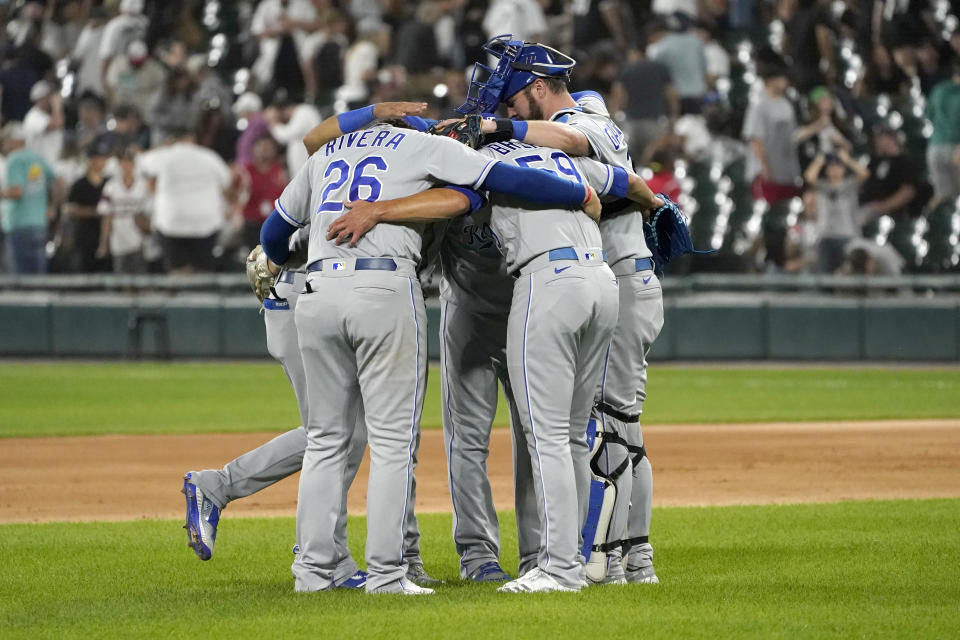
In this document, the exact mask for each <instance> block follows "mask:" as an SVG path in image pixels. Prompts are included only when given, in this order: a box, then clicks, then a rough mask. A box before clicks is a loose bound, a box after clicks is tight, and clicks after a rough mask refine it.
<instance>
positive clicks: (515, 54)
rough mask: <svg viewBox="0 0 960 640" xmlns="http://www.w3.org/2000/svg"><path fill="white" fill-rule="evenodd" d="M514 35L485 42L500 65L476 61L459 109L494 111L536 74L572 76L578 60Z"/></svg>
mask: <svg viewBox="0 0 960 640" xmlns="http://www.w3.org/2000/svg"><path fill="white" fill-rule="evenodd" d="M512 38H513V37H512V36H511V35H510V34H505V35H501V36H496V37H495V38H491V39H490V40H488V41H487V43H486V44H484V45H483V50H484V51H486V52H487V53H489V54H490V55H492V56H494V57H495V58H497V59H498V62H497V66H496V67H495V68H492V69H491V68H490V67H488V66H487V65H485V64H481V63H479V62H477V63H475V64H474V65H473V74H472V75H471V76H470V86H469V88H468V90H467V101H466V102H464V103H463V104H462V105H460V106H459V107H457V111H459V112H460V113H474V112H487V113H492V112H493V111H494V110H496V108H497V106H498V105H499V104H500V103H501V102H503V101H504V100H506V99H507V98H509V97H510V96H512V95H513V94H515V93H517V92H518V91H520V90H521V89H523V88H524V87H526V86H527V85H529V84H530V83H532V82H533V81H534V80H536V79H537V78H563V79H567V80H568V79H569V78H570V72H571V71H572V70H573V67H574V66H576V64H577V61H576V60H574V59H573V58H571V57H570V56H568V55H566V54H564V53H561V52H559V51H557V50H556V49H554V48H553V47H548V46H547V45H545V44H539V43H536V42H523V41H522V40H514V39H512Z"/></svg>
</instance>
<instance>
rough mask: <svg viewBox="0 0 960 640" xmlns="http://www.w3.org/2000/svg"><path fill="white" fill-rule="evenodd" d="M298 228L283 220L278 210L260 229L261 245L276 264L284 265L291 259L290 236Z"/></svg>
mask: <svg viewBox="0 0 960 640" xmlns="http://www.w3.org/2000/svg"><path fill="white" fill-rule="evenodd" d="M296 230H297V228H296V227H294V226H293V225H291V224H290V223H289V222H287V221H286V220H284V219H283V216H281V215H280V213H278V212H277V210H276V209H274V210H273V213H271V214H270V217H269V218H267V219H266V220H264V222H263V226H262V227H260V244H261V245H262V246H263V252H264V253H266V254H267V257H268V258H270V259H271V260H272V261H273V262H274V264H283V263H284V262H286V261H287V259H288V258H289V257H290V243H289V239H290V236H292V235H293V233H294V231H296Z"/></svg>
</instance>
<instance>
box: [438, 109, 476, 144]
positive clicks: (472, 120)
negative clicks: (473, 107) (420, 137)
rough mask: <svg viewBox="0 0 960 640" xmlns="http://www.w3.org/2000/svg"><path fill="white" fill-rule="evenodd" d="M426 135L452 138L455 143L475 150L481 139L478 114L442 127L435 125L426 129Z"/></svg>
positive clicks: (472, 114)
mask: <svg viewBox="0 0 960 640" xmlns="http://www.w3.org/2000/svg"><path fill="white" fill-rule="evenodd" d="M427 133H432V134H433V135H436V136H446V137H448V138H453V139H454V140H456V141H457V142H462V143H463V144H465V145H467V146H468V147H470V148H471V149H477V148H479V147H480V142H481V138H482V135H481V133H480V114H479V113H471V114H470V115H468V116H467V117H466V118H464V119H463V120H456V121H454V122H451V123H449V124H446V125H443V126H440V123H437V124H435V125H433V126H432V127H430V128H429V129H427Z"/></svg>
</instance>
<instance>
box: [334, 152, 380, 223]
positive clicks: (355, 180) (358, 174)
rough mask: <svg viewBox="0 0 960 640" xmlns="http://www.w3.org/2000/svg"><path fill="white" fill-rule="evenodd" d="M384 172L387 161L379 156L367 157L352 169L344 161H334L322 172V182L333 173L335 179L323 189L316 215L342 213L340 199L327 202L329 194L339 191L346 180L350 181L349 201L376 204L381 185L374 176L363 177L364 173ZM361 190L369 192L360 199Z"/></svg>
mask: <svg viewBox="0 0 960 640" xmlns="http://www.w3.org/2000/svg"><path fill="white" fill-rule="evenodd" d="M386 170H387V161H386V160H384V159H383V158H381V157H380V156H367V157H366V158H364V159H363V160H361V161H360V162H358V163H357V164H356V165H354V166H353V168H352V169H351V167H350V164H349V163H347V161H346V160H334V161H333V162H331V163H330V164H329V165H327V170H326V171H324V173H323V177H324V180H326V179H328V178H330V177H331V176H332V175H333V174H334V173H336V174H337V177H336V178H335V179H334V180H333V182H330V183H329V184H327V186H326V187H324V189H323V193H322V194H321V195H320V207H319V208H318V209H317V213H323V212H325V211H335V212H339V211H343V198H342V197H339V198H336V199H335V200H329V198H330V194H331V193H335V192H337V191H339V190H340V188H341V187H343V185H344V184H346V182H347V180H348V179H349V180H350V192H349V197H348V200H349V201H351V202H352V201H354V200H367V201H369V202H376V201H377V200H379V199H380V190H381V189H382V188H383V184H382V183H381V182H380V180H378V179H377V177H376V176H375V175H365V174H364V171H370V172H378V171H379V172H384V171H386ZM361 188H365V189H368V190H369V192H368V193H366V194H365V195H364V196H362V197H361V195H360V189H361Z"/></svg>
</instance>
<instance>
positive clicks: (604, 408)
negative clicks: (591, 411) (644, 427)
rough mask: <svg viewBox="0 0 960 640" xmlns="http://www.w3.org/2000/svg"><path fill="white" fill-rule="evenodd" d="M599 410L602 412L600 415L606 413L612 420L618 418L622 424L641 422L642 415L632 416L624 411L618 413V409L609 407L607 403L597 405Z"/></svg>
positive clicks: (601, 402)
mask: <svg viewBox="0 0 960 640" xmlns="http://www.w3.org/2000/svg"><path fill="white" fill-rule="evenodd" d="M597 410H598V411H600V413H605V414H607V415H608V416H610V417H611V418H616V419H617V420H619V421H620V422H628V423H629V422H640V414H639V413H637V414H634V415H630V414H629V413H624V412H623V411H618V410H617V409H614V408H613V407H611V406H610V405H608V404H607V403H606V402H603V401H602V400H601V401H600V402H598V403H597Z"/></svg>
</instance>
